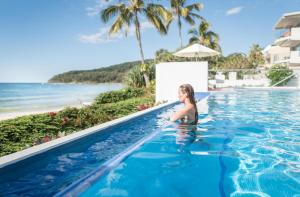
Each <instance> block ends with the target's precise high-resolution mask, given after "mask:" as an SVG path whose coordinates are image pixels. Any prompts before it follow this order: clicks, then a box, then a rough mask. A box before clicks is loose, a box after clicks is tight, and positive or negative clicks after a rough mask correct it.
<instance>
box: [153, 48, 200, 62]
mask: <svg viewBox="0 0 300 197" xmlns="http://www.w3.org/2000/svg"><path fill="white" fill-rule="evenodd" d="M185 61H187V62H188V61H195V58H184V57H177V56H174V55H173V54H172V53H171V52H169V51H168V50H166V49H159V50H158V51H156V52H155V63H159V62H185Z"/></svg>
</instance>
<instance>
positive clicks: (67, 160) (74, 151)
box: [0, 106, 170, 197]
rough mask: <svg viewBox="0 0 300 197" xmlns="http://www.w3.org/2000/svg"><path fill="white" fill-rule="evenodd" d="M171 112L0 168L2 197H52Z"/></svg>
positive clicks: (153, 114) (145, 117)
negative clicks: (161, 116) (160, 117)
mask: <svg viewBox="0 0 300 197" xmlns="http://www.w3.org/2000/svg"><path fill="white" fill-rule="evenodd" d="M168 108H170V106H166V107H165V108H163V109H161V110H158V111H157V110H156V111H153V112H151V113H148V114H146V115H143V116H141V117H137V118H134V119H132V120H129V121H126V122H124V123H121V124H119V125H115V126H113V127H111V128H108V129H105V130H102V131H99V132H97V133H95V134H92V135H90V136H88V137H85V138H82V139H79V140H76V141H74V142H71V143H68V144H65V145H63V146H61V147H58V148H54V149H52V150H51V151H47V152H44V153H42V154H39V155H36V156H33V157H31V158H29V159H25V160H23V161H21V162H18V163H15V164H12V165H9V166H6V167H4V168H0V196H1V197H2V196H53V195H54V194H56V193H58V192H59V191H61V190H63V189H64V188H66V187H67V186H68V185H70V184H72V183H73V182H74V181H76V180H78V179H80V178H82V177H84V176H85V175H86V174H88V173H90V172H92V171H94V170H95V169H97V168H98V167H99V166H101V165H102V164H103V163H104V162H105V161H107V160H109V159H111V158H112V157H113V156H114V155H117V154H119V153H121V152H122V151H124V150H125V149H126V148H128V147H130V146H131V145H133V144H134V143H136V142H137V141H138V140H140V139H142V138H143V137H145V136H147V135H149V134H151V133H153V132H154V131H155V130H157V129H158V128H160V124H163V122H162V121H157V119H158V118H157V117H159V116H160V115H161V114H162V113H164V110H166V109H168Z"/></svg>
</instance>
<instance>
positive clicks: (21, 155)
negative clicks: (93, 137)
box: [0, 101, 177, 168]
mask: <svg viewBox="0 0 300 197" xmlns="http://www.w3.org/2000/svg"><path fill="white" fill-rule="evenodd" d="M176 102H177V101H172V102H167V103H164V104H161V105H158V106H155V107H151V108H148V109H145V110H142V111H138V112H135V113H132V114H130V115H127V116H124V117H121V118H117V119H115V120H111V121H108V122H105V123H102V124H99V125H96V126H93V127H89V128H87V129H84V130H81V131H77V132H75V133H72V134H69V135H67V136H63V137H61V138H58V139H54V140H51V141H49V142H45V143H43V144H39V145H35V146H32V147H29V148H27V149H24V150H21V151H18V152H15V153H12V154H9V155H5V156H3V157H0V168H3V167H5V166H8V165H11V164H14V163H17V162H19V161H22V160H24V159H27V158H29V157H32V156H35V155H38V154H41V153H43V152H46V151H48V150H51V149H54V148H56V147H59V146H62V145H64V144H67V143H70V142H72V141H75V140H78V139H80V138H83V137H86V136H88V135H90V134H93V133H97V132H100V131H102V130H104V129H107V128H109V127H111V126H114V125H117V124H120V123H123V122H126V121H129V120H131V119H134V118H136V117H138V116H141V115H144V114H147V113H150V112H153V111H156V110H158V109H161V108H164V107H167V106H169V105H172V104H175V103H176Z"/></svg>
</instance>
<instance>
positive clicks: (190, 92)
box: [179, 84, 198, 124]
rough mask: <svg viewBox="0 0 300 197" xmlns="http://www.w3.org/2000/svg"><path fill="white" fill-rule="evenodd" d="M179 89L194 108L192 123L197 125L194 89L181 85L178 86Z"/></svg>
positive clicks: (188, 85)
mask: <svg viewBox="0 0 300 197" xmlns="http://www.w3.org/2000/svg"><path fill="white" fill-rule="evenodd" d="M179 89H180V90H181V91H182V92H183V93H186V94H187V97H188V99H189V100H190V102H191V103H192V105H193V106H194V108H195V121H194V124H197V122H198V110H197V106H196V100H195V93H194V88H193V87H192V86H191V85H190V84H182V85H181V86H179Z"/></svg>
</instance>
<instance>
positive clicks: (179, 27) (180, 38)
mask: <svg viewBox="0 0 300 197" xmlns="http://www.w3.org/2000/svg"><path fill="white" fill-rule="evenodd" d="M177 22H178V31H179V40H180V48H182V35H181V20H180V16H179V15H178V16H177Z"/></svg>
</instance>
